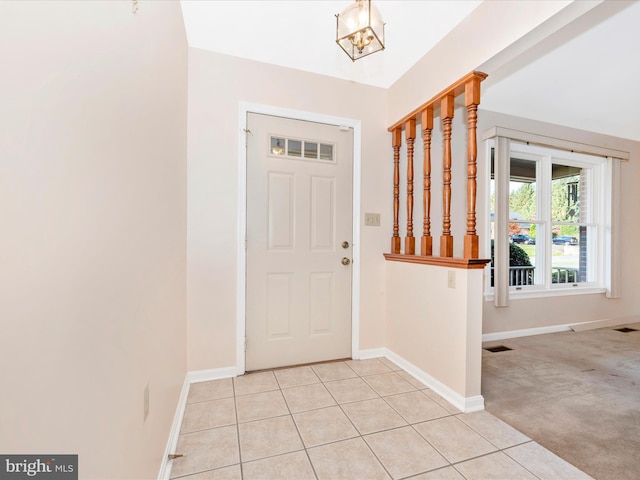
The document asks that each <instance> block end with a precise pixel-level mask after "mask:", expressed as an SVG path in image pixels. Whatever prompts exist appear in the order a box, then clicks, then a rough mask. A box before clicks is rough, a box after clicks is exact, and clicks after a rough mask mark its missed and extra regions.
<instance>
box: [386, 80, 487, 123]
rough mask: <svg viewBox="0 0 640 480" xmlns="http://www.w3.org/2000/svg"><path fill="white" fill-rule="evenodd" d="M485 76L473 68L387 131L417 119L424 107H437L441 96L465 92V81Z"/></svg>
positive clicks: (455, 95)
mask: <svg viewBox="0 0 640 480" xmlns="http://www.w3.org/2000/svg"><path fill="white" fill-rule="evenodd" d="M487 76H488V75H487V74H486V73H483V72H478V71H475V70H474V71H473V72H470V73H468V74H467V75H465V76H464V77H462V78H461V79H460V80H458V81H457V82H455V83H453V84H451V85H449V86H448V87H447V88H445V89H444V90H442V91H441V92H440V93H438V94H437V95H436V96H435V97H433V98H432V99H431V100H429V101H428V102H425V103H423V104H422V105H420V106H419V107H418V108H416V109H415V110H413V111H412V112H411V113H409V114H408V115H405V116H404V117H402V118H401V119H400V120H398V121H397V122H396V123H394V124H393V125H391V126H390V127H389V128H388V129H387V130H388V131H389V132H393V131H394V130H395V129H396V128H402V126H403V125H404V124H405V122H406V121H407V120H410V119H417V118H418V116H419V115H420V113H421V112H422V111H423V110H425V109H426V108H429V107H432V108H438V107H439V106H440V105H439V104H438V102H439V101H440V100H441V99H442V98H443V97H445V96H447V95H451V94H453V96H454V97H457V96H458V95H461V94H463V93H465V88H466V85H467V83H469V82H477V81H480V82H482V81H483V80H484V79H485V78H487Z"/></svg>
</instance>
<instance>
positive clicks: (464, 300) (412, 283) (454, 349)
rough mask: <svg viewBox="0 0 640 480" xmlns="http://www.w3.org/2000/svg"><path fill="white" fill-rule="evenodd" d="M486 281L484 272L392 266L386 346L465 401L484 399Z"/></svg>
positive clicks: (389, 263) (388, 285)
mask: <svg viewBox="0 0 640 480" xmlns="http://www.w3.org/2000/svg"><path fill="white" fill-rule="evenodd" d="M449 272H453V275H454V287H453V288H449V286H448V285H449V283H448V275H449ZM481 282H482V271H481V270H464V269H452V268H447V267H440V266H431V265H417V264H410V263H401V262H388V264H387V289H388V290H387V296H388V302H387V315H388V318H389V319H390V320H389V326H388V330H387V341H386V347H387V348H388V349H389V350H391V351H392V352H393V353H395V354H396V355H399V356H400V357H402V358H403V359H404V360H406V361H408V362H410V363H411V364H413V365H414V366H416V367H418V368H420V369H421V370H422V371H423V372H425V373H427V374H428V375H430V376H431V377H433V378H434V379H435V380H437V381H438V382H440V383H442V384H444V385H446V386H447V387H448V388H450V389H451V390H453V391H454V392H456V393H457V394H458V395H460V396H461V397H463V398H471V397H475V396H477V395H480V366H481V349H480V344H481V331H480V325H481V324H482V308H481V304H482V287H481Z"/></svg>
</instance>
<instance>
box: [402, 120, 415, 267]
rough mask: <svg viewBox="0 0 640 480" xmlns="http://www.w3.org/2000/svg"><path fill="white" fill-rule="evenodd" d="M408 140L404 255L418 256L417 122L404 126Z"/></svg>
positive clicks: (409, 122) (407, 122)
mask: <svg viewBox="0 0 640 480" xmlns="http://www.w3.org/2000/svg"><path fill="white" fill-rule="evenodd" d="M404 135H405V137H406V139H407V236H406V237H405V238H404V254H405V255H415V254H416V238H415V237H414V236H413V144H414V142H415V140H416V120H415V119H414V118H412V119H410V120H407V121H406V123H405V126H404Z"/></svg>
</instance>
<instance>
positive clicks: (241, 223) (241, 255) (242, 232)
mask: <svg viewBox="0 0 640 480" xmlns="http://www.w3.org/2000/svg"><path fill="white" fill-rule="evenodd" d="M249 113H258V114H263V115H271V116H274V117H285V118H289V119H291V120H304V121H309V122H316V123H326V124H329V125H336V126H345V127H351V128H353V185H352V195H353V202H352V208H353V210H352V220H353V252H352V253H353V261H352V273H351V282H352V283H351V286H352V288H351V356H352V357H353V358H359V352H360V221H359V220H360V208H361V207H360V196H361V188H360V179H361V164H362V162H361V160H362V124H361V122H360V120H355V119H351V118H344V117H337V116H332V115H324V114H320V113H314V112H305V111H301V110H292V109H288V108H280V107H275V106H272V105H263V104H258V103H249V102H240V103H239V110H238V123H239V129H238V237H237V238H238V243H237V254H236V260H237V262H236V263H237V267H238V268H237V275H236V277H237V286H236V292H237V293H236V368H237V373H238V374H239V375H242V374H243V373H245V335H246V321H247V320H246V286H247V250H246V247H247V142H246V136H247V135H250V133H247V115H248V114H249Z"/></svg>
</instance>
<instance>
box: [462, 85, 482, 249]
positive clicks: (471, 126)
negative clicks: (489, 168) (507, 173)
mask: <svg viewBox="0 0 640 480" xmlns="http://www.w3.org/2000/svg"><path fill="white" fill-rule="evenodd" d="M480 81H481V80H480V79H479V78H478V77H473V78H472V79H470V80H469V81H467V83H466V84H465V86H464V104H465V106H466V107H467V132H468V133H467V234H466V235H465V236H464V258H478V255H479V252H478V250H479V248H478V235H477V234H476V191H477V182H476V175H477V173H478V167H477V164H476V160H477V155H478V146H477V142H476V125H477V122H478V104H479V103H480Z"/></svg>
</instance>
